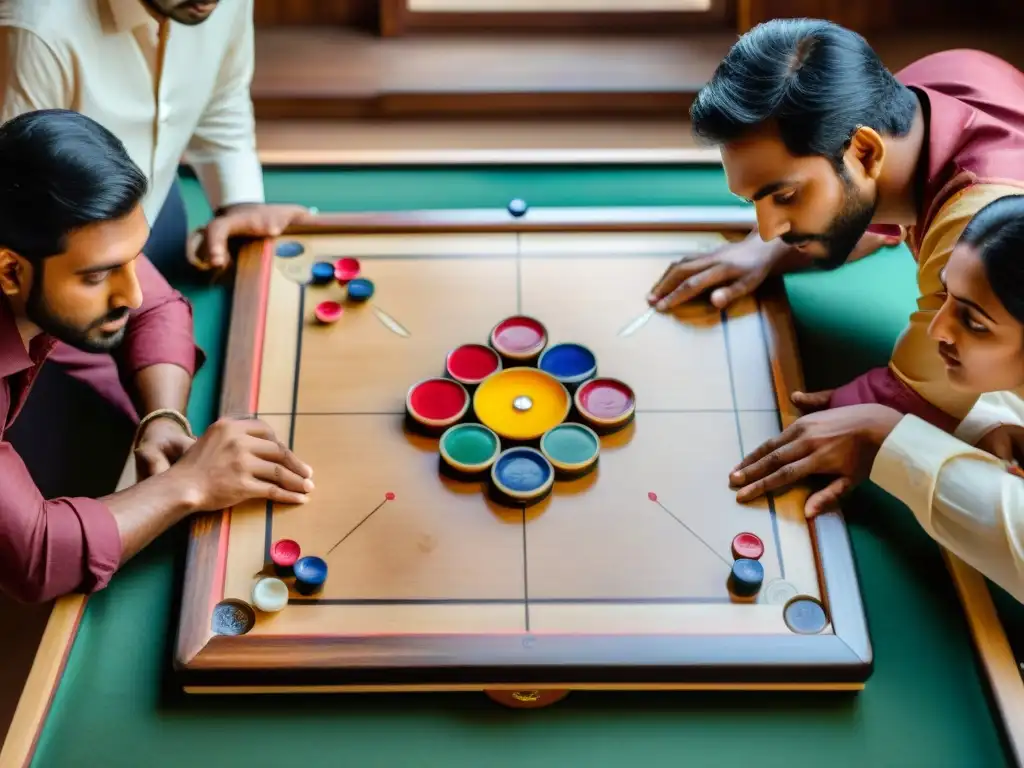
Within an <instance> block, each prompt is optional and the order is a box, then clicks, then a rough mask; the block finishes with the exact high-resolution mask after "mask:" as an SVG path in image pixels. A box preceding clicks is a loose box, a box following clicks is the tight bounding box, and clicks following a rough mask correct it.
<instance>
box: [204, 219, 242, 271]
mask: <svg viewBox="0 0 1024 768" xmlns="http://www.w3.org/2000/svg"><path fill="white" fill-rule="evenodd" d="M236 229H237V220H236V218H235V217H233V216H217V217H215V218H214V219H212V220H211V221H210V223H209V224H207V225H206V231H205V237H204V241H205V242H204V243H203V247H204V248H205V250H206V254H205V256H206V261H207V262H208V264H209V267H210V268H212V269H222V268H224V267H226V266H227V265H228V238H229V237H231V235H233V234H235V233H236Z"/></svg>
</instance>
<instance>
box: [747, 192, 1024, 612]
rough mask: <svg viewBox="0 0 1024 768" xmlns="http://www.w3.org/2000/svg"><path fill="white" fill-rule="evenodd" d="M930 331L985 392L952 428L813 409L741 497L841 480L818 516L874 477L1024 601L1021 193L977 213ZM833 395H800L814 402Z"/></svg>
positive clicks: (816, 506) (948, 359)
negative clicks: (826, 478) (807, 480)
mask: <svg viewBox="0 0 1024 768" xmlns="http://www.w3.org/2000/svg"><path fill="white" fill-rule="evenodd" d="M940 278H941V280H942V282H943V285H944V286H945V289H946V290H945V295H944V297H943V299H944V303H943V306H942V308H941V309H940V310H939V311H938V313H937V314H936V316H935V318H934V319H933V320H932V322H931V325H930V327H929V334H930V336H931V338H932V339H933V340H934V341H935V342H936V354H937V355H938V356H939V357H941V358H942V360H943V362H944V363H945V366H946V375H947V376H948V378H949V381H950V384H951V385H952V386H953V387H955V388H957V389H959V390H961V391H964V392H972V393H976V394H980V395H981V397H980V398H979V400H978V401H977V403H976V404H975V406H974V408H973V409H972V410H971V412H970V413H969V414H968V415H967V417H966V418H965V419H964V420H963V421H962V422H961V423H960V425H959V426H958V427H957V429H956V430H955V432H954V433H953V434H949V433H947V432H944V431H942V430H941V429H939V428H937V427H935V426H933V425H931V424H929V423H927V422H925V421H923V420H922V419H919V418H918V417H916V416H913V415H905V414H901V413H898V412H897V411H894V410H892V409H891V408H888V407H886V406H882V405H875V404H867V405H854V406H849V407H845V408H835V409H832V410H820V411H816V412H812V413H809V414H807V415H805V416H803V417H801V418H800V419H798V420H797V421H796V422H794V424H792V425H791V426H790V427H789V428H788V429H786V430H785V431H784V432H783V433H782V434H781V435H779V436H778V437H777V438H774V439H772V440H769V441H768V442H766V443H764V444H763V445H762V446H760V447H759V448H757V449H756V450H755V451H753V452H752V453H751V454H750V455H748V456H747V457H746V458H744V460H743V461H742V462H740V464H739V465H737V467H736V468H735V470H734V471H733V473H732V474H731V475H730V481H731V483H732V485H733V486H734V487H736V488H738V493H737V497H738V498H739V499H740V500H741V501H749V500H751V499H754V498H756V497H758V496H760V495H761V494H763V493H765V492H766V491H770V490H773V489H775V488H778V487H781V486H783V485H787V484H789V483H792V482H794V481H798V480H800V479H803V478H804V477H807V476H808V475H816V474H825V475H830V476H833V480H832V481H831V483H830V484H829V485H828V486H827V487H826V488H824V489H823V490H821V491H818V492H816V493H814V494H812V495H811V496H810V498H809V499H808V502H807V508H806V513H807V515H808V516H813V515H816V514H818V513H819V512H821V511H823V510H824V509H826V508H828V507H830V506H832V505H833V504H835V503H836V502H837V501H838V500H839V498H840V497H841V496H842V495H843V494H844V493H845V492H846V491H848V490H849V489H850V488H851V487H852V486H854V485H855V484H857V483H858V482H861V481H863V480H866V479H870V480H871V481H873V482H874V483H875V484H877V485H878V486H879V487H880V488H882V489H883V490H885V491H887V492H888V493H890V494H892V495H893V496H895V497H897V498H898V499H900V500H901V501H902V502H903V503H905V504H906V505H907V506H908V507H909V508H910V509H911V510H912V512H913V513H914V515H915V517H916V518H917V520H918V521H919V523H920V524H921V526H922V527H923V528H924V529H925V530H926V531H927V532H928V534H929V535H930V536H931V537H932V538H934V539H935V540H936V541H937V542H938V543H939V544H941V545H942V546H943V547H945V548H946V549H948V550H949V551H950V552H952V553H953V554H955V555H956V556H957V557H959V558H960V559H961V560H963V561H964V562H966V563H968V564H969V565H971V566H972V567H974V568H976V569H977V570H978V571H980V572H981V573H983V574H984V575H985V576H987V577H988V578H990V579H991V580H992V581H994V582H995V583H997V584H999V585H1000V586H1001V587H1003V588H1004V589H1005V590H1007V591H1008V592H1009V593H1011V594H1012V595H1014V596H1015V597H1016V598H1017V599H1018V600H1019V601H1021V602H1024V476H1022V475H1020V474H1017V473H1018V472H1019V470H1018V468H1017V462H1018V461H1022V460H1024V399H1022V397H1021V393H1024V196H1022V195H1016V196H1007V197H1004V198H1001V199H999V200H996V201H994V202H993V203H990V204H989V205H987V206H985V207H984V208H983V209H981V210H980V211H979V212H978V213H977V214H976V216H975V217H974V218H973V219H972V221H971V222H970V224H968V226H967V227H966V228H965V229H964V232H963V234H962V236H961V238H960V240H959V242H958V244H957V246H956V247H955V248H954V249H953V253H952V254H951V256H950V259H949V262H948V263H947V265H946V267H945V268H944V270H943V272H942V274H941V276H940ZM827 397H828V393H812V394H802V393H795V394H794V398H793V399H794V402H796V403H797V404H798V405H802V406H804V407H805V409H808V410H813V409H814V408H815V407H817V406H819V405H820V404H821V403H823V402H827Z"/></svg>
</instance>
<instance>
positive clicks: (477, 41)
mask: <svg viewBox="0 0 1024 768" xmlns="http://www.w3.org/2000/svg"><path fill="white" fill-rule="evenodd" d="M845 5H846V6H848V7H850V8H858V7H859V5H858V4H856V3H847V4H845ZM897 6H899V4H893V7H897ZM964 7H966V6H964ZM1021 7H1024V6H1021ZM752 13H753V12H751V14H748V16H749V18H750V19H751V20H753V19H754V18H760V17H756V16H754V15H752ZM826 18H831V17H830V16H827V17H826ZM867 36H868V41H869V42H870V43H871V45H872V46H873V47H874V48H875V50H876V51H877V52H878V54H879V56H880V57H881V59H882V61H883V62H884V63H885V64H886V66H887V67H889V68H890V69H893V70H897V69H899V68H901V67H904V66H906V65H907V64H908V63H909V62H911V61H913V60H915V59H917V58H920V57H921V56H923V55H925V54H927V53H932V52H934V51H941V50H946V49H949V48H978V49H980V50H984V51H988V52H990V53H993V54H995V55H997V56H1002V57H1003V58H1005V59H1007V60H1008V61H1010V62H1011V63H1013V64H1015V65H1017V66H1018V67H1020V66H1022V65H1024V48H1022V47H1021V46H1020V45H1019V44H1018V43H1019V35H1018V34H1017V26H1015V25H1014V24H1013V23H1009V22H1007V23H1006V24H1004V25H1002V26H1000V25H999V24H998V23H993V24H991V25H990V26H989V27H987V28H984V29H977V28H970V27H967V26H966V25H964V26H960V25H956V26H951V27H947V28H946V29H941V28H940V29H932V28H929V27H927V26H924V27H922V26H921V25H920V24H916V23H906V24H902V23H901V24H899V25H897V26H895V27H891V26H890V27H886V28H884V29H883V28H879V29H874V30H873V31H871V32H870V33H868V35H867ZM735 40H736V33H735V31H734V30H733V29H732V28H731V27H730V28H728V29H723V30H721V31H716V30H689V31H686V32H677V33H675V34H664V33H660V34H658V35H650V34H646V35H645V34H641V33H638V32H629V31H628V30H625V31H623V30H616V32H615V34H608V35H586V34H581V33H575V34H574V33H573V32H572V30H566V31H563V32H562V33H558V34H556V33H554V32H551V33H549V34H546V35H539V34H533V35H515V34H510V33H501V32H496V31H492V32H490V33H488V34H487V35H481V34H475V33H463V34H456V33H445V32H432V33H431V34H429V35H426V34H424V35H407V36H402V37H384V38H381V37H378V36H376V35H374V34H372V33H370V32H365V31H361V30H358V29H355V28H352V27H337V26H331V25H320V26H316V27H277V28H267V29H261V30H259V31H258V33H257V43H256V50H257V66H256V73H255V77H254V80H253V84H252V96H253V101H254V104H255V109H256V115H257V117H258V118H260V119H274V120H298V119H313V118H316V119H329V118H333V119H345V120H354V119H358V120H385V119H387V120H420V119H441V118H446V119H449V120H453V119H473V120H480V119H495V118H501V117H505V118H510V117H513V116H514V117H515V118H516V119H519V120H527V119H537V118H542V117H543V118H547V119H562V120H566V119H581V118H587V119H598V118H601V119H609V118H614V119H620V120H621V119H634V120H637V119H650V118H662V119H665V118H675V119H680V120H685V119H686V118H687V117H688V116H689V109H690V106H691V104H692V103H693V99H694V97H695V95H696V94H697V92H698V91H699V90H700V89H701V88H702V87H703V86H704V84H705V83H707V82H708V80H709V79H710V77H711V75H712V74H713V73H714V71H715V68H716V67H717V66H718V64H719V62H720V61H721V60H722V58H723V57H724V56H725V55H726V54H727V53H728V51H729V48H730V47H731V46H732V45H733V43H734V42H735Z"/></svg>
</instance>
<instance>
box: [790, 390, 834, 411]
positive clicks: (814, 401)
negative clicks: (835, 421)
mask: <svg viewBox="0 0 1024 768" xmlns="http://www.w3.org/2000/svg"><path fill="white" fill-rule="evenodd" d="M833 392H835V390H834V389H822V390H819V391H817V392H793V393H792V394H791V395H790V396H789V399H790V401H791V402H792V403H793V405H795V406H796V407H797V408H799V409H800V410H801V411H803V412H804V413H817V412H818V411H824V410H826V409H827V408H828V404H829V403H830V402H832V393H833Z"/></svg>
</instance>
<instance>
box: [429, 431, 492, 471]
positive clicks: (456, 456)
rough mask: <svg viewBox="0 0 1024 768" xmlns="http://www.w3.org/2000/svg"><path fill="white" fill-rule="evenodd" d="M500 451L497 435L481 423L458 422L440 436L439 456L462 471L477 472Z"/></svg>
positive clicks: (489, 462) (486, 466)
mask: <svg viewBox="0 0 1024 768" xmlns="http://www.w3.org/2000/svg"><path fill="white" fill-rule="evenodd" d="M500 451H501V442H500V441H499V440H498V436H497V435H496V434H494V432H492V431H491V430H489V429H488V428H487V427H485V426H483V425H482V424H458V425H456V426H454V427H452V428H450V429H449V430H448V431H447V432H445V433H444V434H443V435H442V436H441V456H442V457H443V458H444V460H445V461H446V462H447V463H448V465H449V466H451V467H454V468H455V469H457V470H460V471H462V472H479V471H482V470H485V469H487V468H488V467H490V466H491V464H493V463H494V460H495V459H496V458H497V457H498V453H499V452H500Z"/></svg>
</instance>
